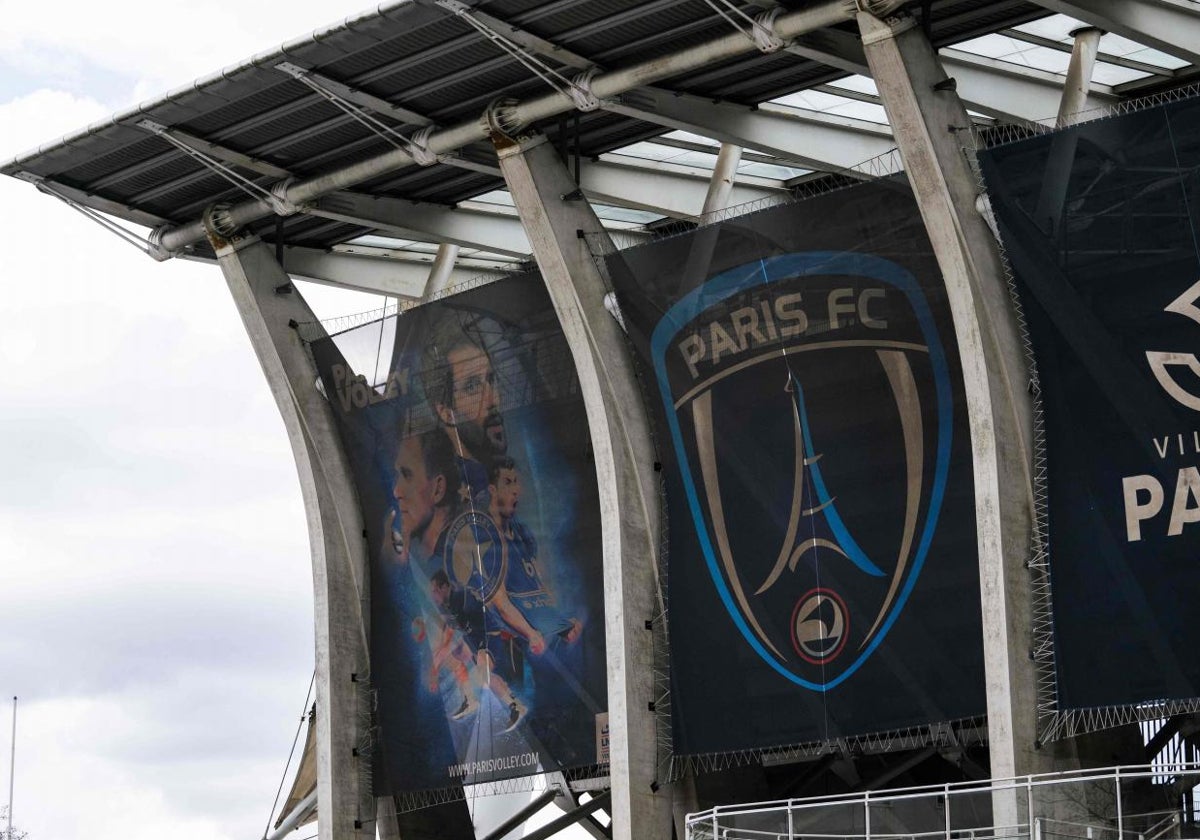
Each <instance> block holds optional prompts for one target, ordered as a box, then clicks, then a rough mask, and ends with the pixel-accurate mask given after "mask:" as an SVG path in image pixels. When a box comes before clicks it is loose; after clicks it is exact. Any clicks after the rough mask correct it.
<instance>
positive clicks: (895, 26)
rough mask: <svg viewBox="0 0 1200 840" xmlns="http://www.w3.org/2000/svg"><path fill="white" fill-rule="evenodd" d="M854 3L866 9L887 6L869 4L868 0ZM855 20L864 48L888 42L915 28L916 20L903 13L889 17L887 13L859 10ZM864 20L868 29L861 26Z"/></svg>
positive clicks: (857, 0) (858, 0) (859, 0)
mask: <svg viewBox="0 0 1200 840" xmlns="http://www.w3.org/2000/svg"><path fill="white" fill-rule="evenodd" d="M855 3H856V4H861V5H864V6H868V7H869V6H873V5H878V6H883V5H887V4H883V3H871V2H869V0H855ZM857 18H858V28H859V31H860V32H861V33H862V45H863V46H864V47H869V46H871V45H872V44H878V43H880V42H881V41H889V40H891V39H893V38H895V37H896V36H897V35H901V34H903V33H905V32H907V31H908V30H910V29H916V27H917V19H916V18H914V17H913V16H912V15H910V14H907V13H905V12H900V13H898V14H896V15H892V16H889V15H888V12H882V11H872V10H870V9H869V8H868V9H861V8H860V9H859V10H858V14H857ZM864 18H865V19H866V20H867V22H869V23H870V24H871V26H870V27H869V28H865V27H864V26H863V22H864Z"/></svg>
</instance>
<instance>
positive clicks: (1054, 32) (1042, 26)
mask: <svg viewBox="0 0 1200 840" xmlns="http://www.w3.org/2000/svg"><path fill="white" fill-rule="evenodd" d="M1085 26H1087V24H1086V23H1084V22H1083V21H1081V20H1076V19H1075V18H1073V17H1067V16H1066V15H1050V17H1044V18H1041V19H1040V20H1031V21H1030V22H1029V23H1022V24H1021V25H1020V26H1014V27H1013V29H1019V30H1020V31H1022V32H1028V33H1029V34H1030V35H1040V36H1041V37H1043V38H1049V39H1050V40H1052V41H1062V42H1064V43H1067V44H1069V43H1071V40H1072V38H1071V33H1072V32H1074V31H1075V30H1076V29H1082V28H1083V27H1085Z"/></svg>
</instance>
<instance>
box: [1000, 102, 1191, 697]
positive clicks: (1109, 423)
mask: <svg viewBox="0 0 1200 840" xmlns="http://www.w3.org/2000/svg"><path fill="white" fill-rule="evenodd" d="M980 162H981V164H982V167H983V171H984V174H985V177H986V179H987V184H988V191H989V193H990V195H991V198H992V205H993V207H994V210H995V214H996V217H997V221H998V224H999V227H1000V232H1001V236H1002V238H1003V241H1004V244H1005V247H1006V249H1007V251H1008V257H1009V261H1010V263H1011V265H1012V268H1013V271H1014V272H1015V274H1016V279H1017V284H1018V289H1019V292H1020V296H1021V301H1022V304H1023V306H1024V309H1025V316H1026V319H1027V321H1028V324H1029V331H1030V335H1031V338H1032V341H1033V348H1034V353H1035V355H1036V359H1037V365H1038V371H1039V374H1040V380H1041V396H1042V403H1043V406H1044V411H1045V425H1046V447H1045V449H1046V457H1047V461H1048V468H1049V469H1048V491H1049V502H1048V517H1049V526H1050V528H1049V532H1050V537H1049V540H1050V542H1049V564H1050V581H1051V593H1052V596H1053V627H1054V647H1055V666H1056V668H1057V677H1058V679H1057V682H1058V708H1059V709H1060V710H1078V709H1093V708H1101V707H1110V706H1131V705H1136V704H1141V703H1145V702H1148V701H1157V700H1180V699H1189V698H1196V697H1200V656H1198V655H1197V651H1200V621H1197V620H1196V616H1197V612H1196V610H1197V604H1200V472H1198V465H1200V358H1198V357H1197V355H1196V354H1197V352H1198V351H1200V249H1198V247H1197V242H1198V236H1200V179H1198V175H1197V173H1198V172H1200V102H1197V101H1196V100H1189V101H1184V102H1177V103H1173V104H1170V105H1163V106H1160V107H1157V108H1152V109H1148V110H1145V111H1139V112H1136V113H1131V114H1127V115H1125V116H1120V117H1113V118H1110V119H1104V120H1099V121H1097V122H1091V123H1087V124H1084V125H1080V126H1076V127H1074V128H1069V129H1066V130H1063V131H1059V132H1055V133H1054V134H1051V135H1047V136H1041V137H1035V138H1032V139H1028V140H1024V141H1022V142H1016V143H1011V144H1008V145H1004V146H998V147H996V148H993V149H990V150H987V151H985V152H981V153H980Z"/></svg>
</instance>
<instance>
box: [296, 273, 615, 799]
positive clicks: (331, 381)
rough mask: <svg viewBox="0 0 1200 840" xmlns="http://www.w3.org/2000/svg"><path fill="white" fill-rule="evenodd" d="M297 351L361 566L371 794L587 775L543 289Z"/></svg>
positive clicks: (597, 719)
mask: <svg viewBox="0 0 1200 840" xmlns="http://www.w3.org/2000/svg"><path fill="white" fill-rule="evenodd" d="M312 350H313V355H314V357H315V359H316V361H317V365H318V369H319V370H320V373H321V383H322V387H323V390H324V393H325V395H326V397H327V399H328V400H329V402H330V404H331V407H332V409H333V413H334V416H335V417H336V418H337V423H338V426H339V429H340V432H341V435H342V440H343V442H344V445H345V449H346V452H347V455H348V459H349V463H350V466H351V469H352V471H353V473H354V477H355V482H356V485H357V489H358V495H359V501H360V504H361V508H362V513H363V521H364V523H365V526H366V538H367V542H368V546H369V550H370V555H371V583H370V602H371V610H370V619H371V637H370V642H371V644H370V649H371V686H372V688H373V689H374V691H375V693H376V697H377V709H376V724H377V737H376V738H375V743H376V749H375V765H376V766H375V789H376V792H377V793H380V794H387V793H391V794H405V793H413V792H417V791H429V790H437V789H444V788H447V787H455V786H461V785H463V784H474V783H480V782H490V781H496V780H501V779H507V778H513V777H517V776H525V775H531V774H535V773H538V772H542V771H547V772H548V771H556V770H573V771H579V772H582V773H586V772H588V770H589V769H590V768H595V766H596V765H598V764H600V763H601V753H600V746H599V745H598V737H597V732H598V731H599V730H600V728H601V726H602V725H603V723H604V722H605V721H606V720H607V714H606V712H607V690H606V677H605V659H604V656H605V642H604V614H603V602H602V595H601V593H602V591H603V586H602V578H601V548H600V544H601V540H600V512H599V502H598V498H597V488H596V478H595V471H594V469H593V467H592V461H591V456H590V451H591V450H590V442H589V435H588V424H587V415H586V413H585V411H584V407H583V401H582V398H581V396H580V391H579V384H578V380H577V378H576V375H575V371H574V367H573V365H572V362H571V356H570V353H569V352H568V350H567V346H566V340H565V338H564V337H563V334H562V331H561V330H560V328H559V326H558V322H557V320H556V318H555V315H554V310H553V308H552V306H551V303H550V299H549V297H548V295H547V293H546V291H545V288H544V285H543V283H542V281H541V278H540V277H539V276H537V275H524V276H518V277H513V278H509V279H505V280H502V281H499V282H496V283H493V284H491V285H489V286H486V287H483V288H478V289H475V290H472V291H469V292H464V293H463V294H460V295H456V296H453V297H448V298H445V299H443V300H440V301H437V302H434V303H429V304H426V305H423V306H420V307H417V308H413V309H410V310H408V311H406V312H403V313H401V314H400V315H399V316H398V317H396V316H392V317H389V318H385V319H383V320H377V321H374V322H371V323H369V324H366V325H363V326H360V327H358V328H356V329H353V330H349V331H347V332H344V333H341V334H339V335H335V336H333V337H332V338H329V339H323V340H320V341H317V342H315V343H313V345H312Z"/></svg>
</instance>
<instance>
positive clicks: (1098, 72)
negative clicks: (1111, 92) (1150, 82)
mask: <svg viewBox="0 0 1200 840" xmlns="http://www.w3.org/2000/svg"><path fill="white" fill-rule="evenodd" d="M1149 75H1151V74H1150V73H1144V72H1142V71H1141V70H1135V69H1133V68H1132V67H1121V66H1119V65H1116V64H1109V63H1108V62H1106V61H1097V62H1096V66H1095V67H1093V68H1092V81H1093V82H1099V83H1100V84H1102V85H1119V84H1121V83H1122V82H1132V81H1133V80H1134V79H1144V78H1146V77H1147V76H1149Z"/></svg>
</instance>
